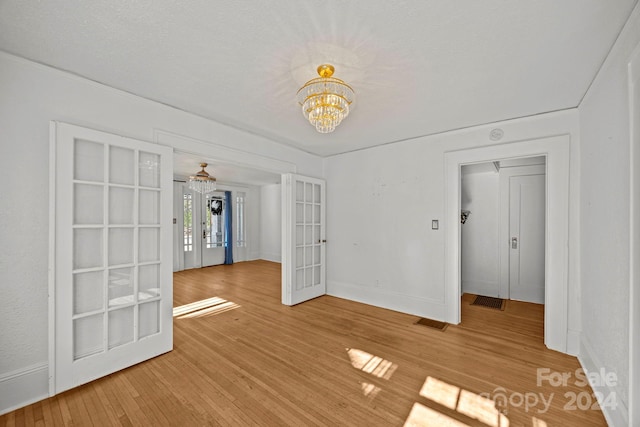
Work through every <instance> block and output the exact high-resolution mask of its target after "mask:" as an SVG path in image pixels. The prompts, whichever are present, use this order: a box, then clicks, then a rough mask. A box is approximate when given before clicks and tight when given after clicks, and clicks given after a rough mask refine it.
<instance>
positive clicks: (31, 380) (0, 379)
mask: <svg viewBox="0 0 640 427" xmlns="http://www.w3.org/2000/svg"><path fill="white" fill-rule="evenodd" d="M0 396H2V398H1V399H0V415H2V414H6V413H8V412H11V411H15V410H16V409H19V408H22V407H23V406H27V405H30V404H32V403H35V402H38V401H40V400H42V399H46V398H47V397H49V369H48V366H47V364H46V363H41V364H37V365H32V366H29V367H26V368H24V369H19V370H16V371H13V372H7V373H6V374H4V375H2V376H0Z"/></svg>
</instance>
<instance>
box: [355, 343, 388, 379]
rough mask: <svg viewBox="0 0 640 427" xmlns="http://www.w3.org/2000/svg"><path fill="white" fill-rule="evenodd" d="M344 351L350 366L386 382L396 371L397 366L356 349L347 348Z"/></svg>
mask: <svg viewBox="0 0 640 427" xmlns="http://www.w3.org/2000/svg"><path fill="white" fill-rule="evenodd" d="M346 350H347V354H348V355H349V360H350V361H351V366H353V367H354V368H356V369H359V370H361V371H362V372H366V373H367V374H371V375H373V376H375V377H377V378H383V379H385V380H388V379H389V378H391V376H392V375H393V373H394V372H395V371H396V369H398V365H396V364H395V363H392V362H389V361H388V360H386V359H383V358H382V357H378V356H374V355H373V354H371V353H367V352H366V351H362V350H358V349H357V348H347V349H346Z"/></svg>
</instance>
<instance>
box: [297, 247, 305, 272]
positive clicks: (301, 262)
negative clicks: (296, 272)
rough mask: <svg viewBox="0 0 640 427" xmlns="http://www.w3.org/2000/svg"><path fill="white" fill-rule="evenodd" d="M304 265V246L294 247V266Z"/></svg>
mask: <svg viewBox="0 0 640 427" xmlns="http://www.w3.org/2000/svg"><path fill="white" fill-rule="evenodd" d="M300 267H304V248H296V268H300Z"/></svg>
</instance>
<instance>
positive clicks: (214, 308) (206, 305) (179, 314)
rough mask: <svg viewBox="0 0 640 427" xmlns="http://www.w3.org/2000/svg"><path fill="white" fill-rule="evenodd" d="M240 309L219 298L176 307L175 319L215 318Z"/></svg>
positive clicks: (174, 311)
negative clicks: (217, 315)
mask: <svg viewBox="0 0 640 427" xmlns="http://www.w3.org/2000/svg"><path fill="white" fill-rule="evenodd" d="M238 307H241V306H240V305H238V304H236V303H234V302H231V301H227V300H225V299H222V298H219V297H213V298H207V299H203V300H200V301H196V302H192V303H190V304H185V305H181V306H179V307H174V309H173V317H175V318H178V319H190V318H195V317H206V316H214V315H216V314H220V313H224V312H226V311H229V310H233V309H236V308H238Z"/></svg>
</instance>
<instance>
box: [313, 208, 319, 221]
mask: <svg viewBox="0 0 640 427" xmlns="http://www.w3.org/2000/svg"><path fill="white" fill-rule="evenodd" d="M320 220H321V218H320V205H314V206H313V223H314V224H320Z"/></svg>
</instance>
